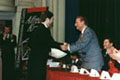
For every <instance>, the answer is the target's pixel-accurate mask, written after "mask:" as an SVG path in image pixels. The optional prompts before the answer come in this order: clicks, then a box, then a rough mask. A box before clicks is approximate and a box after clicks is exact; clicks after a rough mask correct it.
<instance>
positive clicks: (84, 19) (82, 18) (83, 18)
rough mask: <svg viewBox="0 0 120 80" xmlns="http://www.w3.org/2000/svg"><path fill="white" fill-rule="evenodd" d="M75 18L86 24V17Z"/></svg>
mask: <svg viewBox="0 0 120 80" xmlns="http://www.w3.org/2000/svg"><path fill="white" fill-rule="evenodd" d="M76 18H79V19H80V20H81V21H84V23H85V24H86V25H87V24H88V22H87V19H86V17H84V16H77V17H76Z"/></svg>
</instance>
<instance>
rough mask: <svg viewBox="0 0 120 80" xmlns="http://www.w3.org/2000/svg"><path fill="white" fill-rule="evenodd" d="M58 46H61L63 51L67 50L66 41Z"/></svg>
mask: <svg viewBox="0 0 120 80" xmlns="http://www.w3.org/2000/svg"><path fill="white" fill-rule="evenodd" d="M60 48H61V49H62V50H63V51H67V50H68V43H64V44H63V45H61V46H60Z"/></svg>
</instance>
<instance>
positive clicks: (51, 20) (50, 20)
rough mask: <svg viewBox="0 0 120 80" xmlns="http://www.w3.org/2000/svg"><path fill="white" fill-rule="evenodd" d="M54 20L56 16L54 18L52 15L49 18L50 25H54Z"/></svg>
mask: <svg viewBox="0 0 120 80" xmlns="http://www.w3.org/2000/svg"><path fill="white" fill-rule="evenodd" d="M53 20H54V18H53V17H51V18H50V19H49V23H48V26H50V25H52V24H53Z"/></svg>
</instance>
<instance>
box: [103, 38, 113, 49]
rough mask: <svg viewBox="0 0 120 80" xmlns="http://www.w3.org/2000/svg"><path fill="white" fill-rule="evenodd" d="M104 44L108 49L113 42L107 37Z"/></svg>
mask: <svg viewBox="0 0 120 80" xmlns="http://www.w3.org/2000/svg"><path fill="white" fill-rule="evenodd" d="M103 46H104V49H108V48H110V47H111V46H112V43H110V41H109V39H105V40H104V43H103Z"/></svg>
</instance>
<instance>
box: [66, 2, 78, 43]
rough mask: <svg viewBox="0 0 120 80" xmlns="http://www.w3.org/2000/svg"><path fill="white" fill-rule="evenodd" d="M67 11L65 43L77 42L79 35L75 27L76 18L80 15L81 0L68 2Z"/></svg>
mask: <svg viewBox="0 0 120 80" xmlns="http://www.w3.org/2000/svg"><path fill="white" fill-rule="evenodd" d="M65 10H66V15H65V16H66V17H65V18H66V20H65V23H66V24H65V41H66V42H69V43H71V42H74V41H76V40H77V38H78V34H79V32H77V31H76V28H75V27H74V23H75V18H76V16H77V15H79V0H66V9H65Z"/></svg>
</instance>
